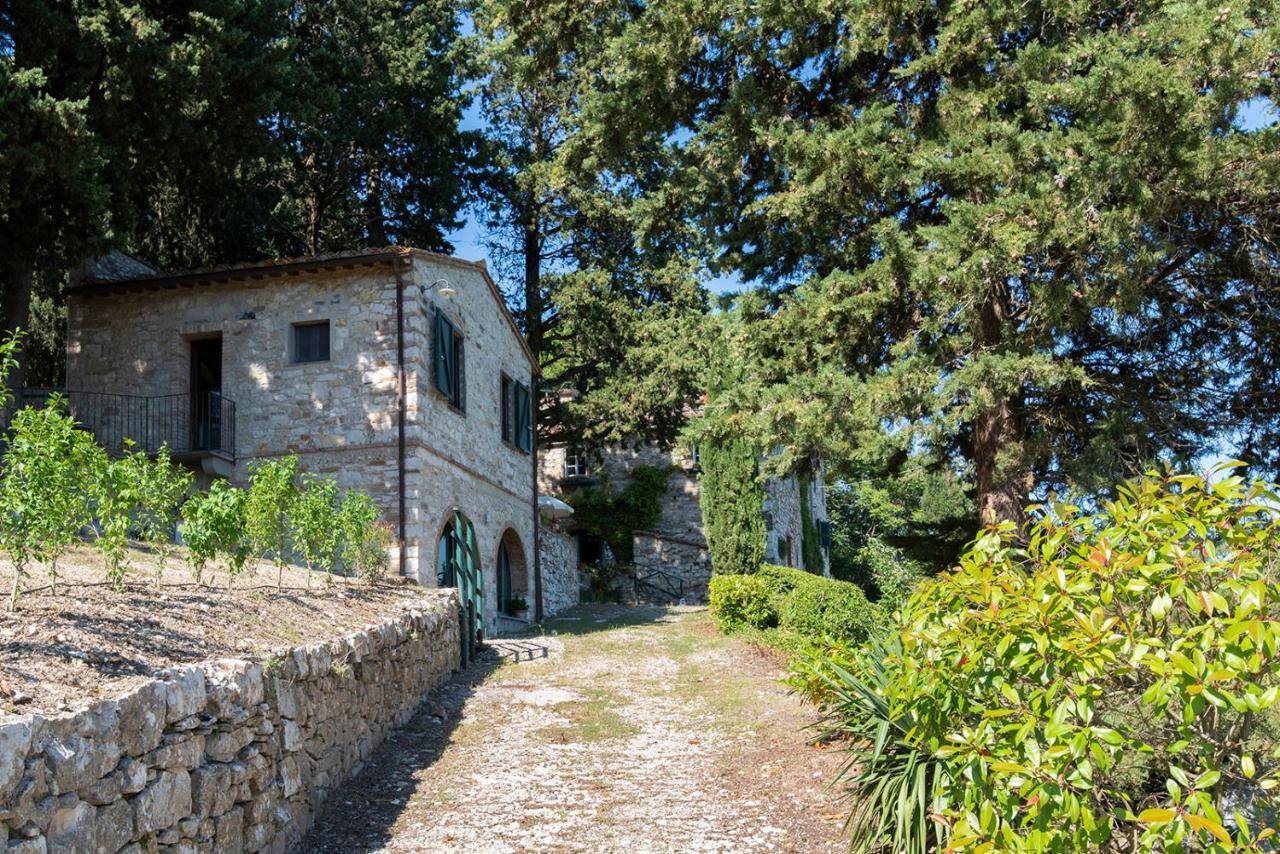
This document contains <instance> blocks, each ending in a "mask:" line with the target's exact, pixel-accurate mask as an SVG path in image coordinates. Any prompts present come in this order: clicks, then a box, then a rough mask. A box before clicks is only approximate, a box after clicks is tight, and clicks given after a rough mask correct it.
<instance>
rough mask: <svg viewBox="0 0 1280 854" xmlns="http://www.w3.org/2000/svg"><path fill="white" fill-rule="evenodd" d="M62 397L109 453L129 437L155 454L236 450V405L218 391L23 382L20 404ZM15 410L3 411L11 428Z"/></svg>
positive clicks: (231, 456)
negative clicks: (150, 391)
mask: <svg viewBox="0 0 1280 854" xmlns="http://www.w3.org/2000/svg"><path fill="white" fill-rule="evenodd" d="M55 395H56V396H58V397H61V398H62V400H63V401H64V402H65V404H66V406H67V409H68V411H69V412H70V413H71V416H72V417H73V418H75V420H76V421H77V422H78V423H79V424H80V426H81V427H83V428H84V429H85V430H88V431H89V432H90V433H92V434H93V435H94V438H96V439H97V440H98V443H99V444H101V445H102V446H103V447H104V448H106V449H107V451H108V452H110V453H119V452H120V451H122V450H123V449H124V447H125V440H126V439H127V440H131V441H132V442H133V447H134V449H135V450H142V451H146V452H147V453H151V454H154V453H156V452H157V451H159V450H160V447H161V446H162V445H167V446H168V447H169V451H170V452H171V453H173V454H220V455H223V456H225V457H227V458H229V459H233V460H234V459H235V455H236V405H235V402H234V401H231V400H228V399H227V398H225V397H223V396H222V395H220V394H218V393H217V392H206V393H203V394H198V395H197V394H165V395H159V396H151V397H148V396H143V395H133V394H112V393H109V392H99V391H75V390H69V389H54V388H24V389H22V390H21V391H20V392H19V393H18V396H17V402H16V408H18V409H21V408H22V407H25V406H43V405H44V404H45V403H47V402H48V401H49V400H50V399H52V398H53V397H54V396H55ZM11 416H12V412H6V413H4V428H5V429H6V430H7V429H8V423H9V419H10V417H11Z"/></svg>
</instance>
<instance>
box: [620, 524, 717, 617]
mask: <svg viewBox="0 0 1280 854" xmlns="http://www.w3.org/2000/svg"><path fill="white" fill-rule="evenodd" d="M632 548H633V550H634V553H635V564H636V575H637V577H639V578H645V577H648V573H647V572H646V570H659V571H660V573H659V574H658V575H657V576H656V577H652V578H650V583H649V584H648V585H646V587H645V589H644V590H642V591H641V593H642V594H643V595H644V596H646V597H647V598H650V599H654V600H666V599H670V600H672V601H680V600H684V602H685V603H686V604H692V603H695V602H705V601H706V600H707V583H708V582H709V581H710V580H711V553H710V552H709V551H708V550H707V547H706V545H705V544H703V543H701V542H697V541H692V540H676V539H671V538H668V537H662V536H657V535H655V534H651V533H644V532H641V533H637V534H636V535H635V537H634V538H633V539H632ZM664 593H665V594H667V595H663V594H664Z"/></svg>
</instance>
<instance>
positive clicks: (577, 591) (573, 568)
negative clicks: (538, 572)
mask: <svg viewBox="0 0 1280 854" xmlns="http://www.w3.org/2000/svg"><path fill="white" fill-rule="evenodd" d="M541 526H542V527H541V529H540V530H539V532H538V551H539V553H540V555H541V557H542V607H543V613H544V615H545V616H548V617H551V616H554V615H556V614H559V613H560V612H561V611H565V610H567V609H569V608H572V607H573V606H574V605H577V604H578V601H579V598H580V596H581V589H582V585H581V582H580V580H579V575H580V573H579V572H578V540H577V538H575V537H574V536H573V535H572V534H569V533H566V532H565V531H564V530H562V528H561V526H560V523H559V522H552V521H549V520H547V519H545V518H543V519H542V521H541Z"/></svg>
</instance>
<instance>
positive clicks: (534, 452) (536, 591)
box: [529, 366, 542, 623]
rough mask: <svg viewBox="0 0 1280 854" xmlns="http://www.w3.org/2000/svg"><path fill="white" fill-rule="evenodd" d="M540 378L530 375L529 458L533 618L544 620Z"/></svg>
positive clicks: (534, 372)
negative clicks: (539, 478)
mask: <svg viewBox="0 0 1280 854" xmlns="http://www.w3.org/2000/svg"><path fill="white" fill-rule="evenodd" d="M537 383H538V378H537V368H536V366H535V368H534V371H533V373H531V374H530V375H529V429H530V431H532V433H533V435H532V436H530V437H529V458H530V462H531V463H532V469H533V597H534V603H533V619H534V622H537V623H541V622H542V546H541V543H542V518H541V516H540V515H539V513H538V391H537V389H538V385H537Z"/></svg>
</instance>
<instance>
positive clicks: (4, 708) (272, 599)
mask: <svg viewBox="0 0 1280 854" xmlns="http://www.w3.org/2000/svg"><path fill="white" fill-rule="evenodd" d="M130 558H131V562H132V563H133V565H134V567H133V571H132V573H131V574H130V576H129V579H128V580H127V582H126V583H125V584H124V586H123V587H122V588H120V589H114V588H112V587H111V586H110V585H107V584H106V583H105V582H103V580H102V579H103V576H104V572H103V567H102V563H101V559H100V558H99V556H98V555H97V554H96V553H95V552H94V551H93V550H92V549H90V548H77V549H75V550H73V551H72V552H71V553H70V554H69V555H67V556H66V558H65V559H64V560H63V566H62V567H61V571H60V573H59V575H60V576H61V578H60V580H59V584H58V591H57V593H56V595H55V594H54V592H53V590H52V589H51V586H50V580H49V579H48V578H47V577H46V576H43V575H42V574H41V573H40V572H39V571H37V572H36V573H34V574H33V577H32V578H31V579H29V580H28V581H27V583H28V584H30V586H31V588H32V589H31V591H30V592H28V593H27V594H26V595H24V596H23V597H22V598H21V599H19V601H18V609H17V611H16V612H14V613H9V612H7V611H4V612H3V613H0V715H2V714H4V713H5V712H9V713H17V714H25V713H28V712H33V711H53V710H58V709H64V708H71V707H72V706H74V705H75V704H77V703H80V702H83V701H90V700H94V699H98V698H101V697H109V696H112V695H114V694H117V693H120V692H121V691H122V690H124V689H126V688H127V687H128V685H129V684H131V683H132V682H136V681H139V680H141V679H142V678H144V677H146V676H148V675H150V674H152V673H154V672H155V671H157V670H161V669H163V668H165V667H169V666H173V665H176V664H184V663H190V662H195V661H201V660H205V659H211V658H223V657H228V656H243V657H255V658H261V657H266V656H267V655H268V654H270V652H271V651H273V650H275V649H278V648H280V647H283V646H292V645H296V644H300V643H311V642H315V641H319V640H323V639H327V638H330V637H333V636H335V635H339V634H343V633H345V632H349V631H353V630H355V629H357V628H359V627H361V626H365V625H368V624H370V623H374V622H377V621H378V620H380V619H383V618H385V617H387V616H390V615H391V614H393V613H395V612H398V611H399V610H400V609H401V608H402V607H403V606H404V605H405V603H407V602H409V601H411V600H413V599H420V598H422V597H424V596H433V595H438V594H436V593H435V592H434V591H431V590H425V589H423V588H419V587H412V586H407V585H404V584H395V585H391V584H387V585H381V586H370V585H367V584H362V583H356V582H349V581H347V580H345V579H340V580H335V582H334V584H333V585H332V586H331V587H330V586H327V585H326V582H325V579H324V576H323V575H322V574H321V575H316V574H310V575H311V576H312V577H311V579H310V589H308V576H309V574H308V573H307V572H306V571H305V570H303V569H298V568H292V567H289V568H286V569H285V573H284V587H283V589H282V590H277V589H276V583H275V582H276V568H275V566H274V565H271V566H268V565H265V564H264V565H262V566H260V567H259V568H258V572H257V573H256V574H253V575H248V574H246V575H244V576H241V577H240V578H237V579H236V580H235V582H234V584H233V586H232V588H231V589H230V590H228V589H227V578H226V576H225V575H224V574H222V573H220V572H211V573H206V574H205V582H206V583H207V584H208V585H209V586H199V585H196V584H195V583H194V582H193V580H192V576H191V573H190V570H188V569H187V567H186V566H185V565H184V564H183V563H182V558H181V556H179V557H177V558H171V559H170V561H169V565H168V566H167V567H166V568H165V569H164V571H163V572H162V573H160V574H159V577H158V581H159V584H160V586H159V587H157V569H158V568H159V562H158V560H157V558H156V557H155V556H154V555H152V554H150V553H148V552H146V551H143V550H141V549H135V550H133V551H132V553H131V555H130ZM12 579H13V569H12V567H11V566H9V565H8V564H7V563H0V590H8V589H9V585H10V584H11V583H12Z"/></svg>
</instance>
